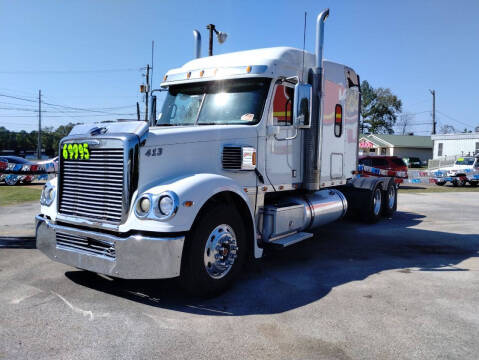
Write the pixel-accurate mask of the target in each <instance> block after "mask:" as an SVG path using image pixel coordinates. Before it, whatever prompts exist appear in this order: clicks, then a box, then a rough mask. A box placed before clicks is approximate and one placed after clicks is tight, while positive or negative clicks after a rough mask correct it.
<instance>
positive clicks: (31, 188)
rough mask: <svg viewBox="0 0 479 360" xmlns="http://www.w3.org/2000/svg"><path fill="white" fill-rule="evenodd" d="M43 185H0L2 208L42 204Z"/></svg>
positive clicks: (0, 203) (0, 204)
mask: <svg viewBox="0 0 479 360" xmlns="http://www.w3.org/2000/svg"><path fill="white" fill-rule="evenodd" d="M42 188H43V185H15V186H8V185H5V184H1V185H0V206H6V205H16V204H21V203H24V202H30V201H37V202H40V195H41V193H42Z"/></svg>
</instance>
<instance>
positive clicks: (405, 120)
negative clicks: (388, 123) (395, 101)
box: [396, 113, 414, 135]
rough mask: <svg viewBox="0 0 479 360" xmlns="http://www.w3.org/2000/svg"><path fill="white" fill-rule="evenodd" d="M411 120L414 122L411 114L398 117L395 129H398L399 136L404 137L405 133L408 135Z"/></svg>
mask: <svg viewBox="0 0 479 360" xmlns="http://www.w3.org/2000/svg"><path fill="white" fill-rule="evenodd" d="M413 120H414V115H413V114H411V113H404V114H401V116H400V117H399V120H398V122H397V124H396V127H397V128H398V132H399V133H400V134H401V135H406V134H407V133H409V132H410V127H411V125H412V121H413Z"/></svg>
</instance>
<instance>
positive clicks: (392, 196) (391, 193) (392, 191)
mask: <svg viewBox="0 0 479 360" xmlns="http://www.w3.org/2000/svg"><path fill="white" fill-rule="evenodd" d="M395 202H396V187H395V186H390V187H389V190H388V207H389V209H393V208H394V203H395Z"/></svg>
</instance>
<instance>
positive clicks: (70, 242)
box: [56, 231, 116, 259]
mask: <svg viewBox="0 0 479 360" xmlns="http://www.w3.org/2000/svg"><path fill="white" fill-rule="evenodd" d="M56 240H57V248H59V249H65V250H80V251H84V252H87V253H89V254H93V255H99V256H105V257H107V258H110V259H115V257H116V253H115V243H114V242H109V241H102V240H97V239H90V238H87V237H82V236H77V235H71V234H68V233H63V232H59V231H57V233H56Z"/></svg>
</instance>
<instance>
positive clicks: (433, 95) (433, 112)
mask: <svg viewBox="0 0 479 360" xmlns="http://www.w3.org/2000/svg"><path fill="white" fill-rule="evenodd" d="M429 92H430V93H431V94H432V135H436V90H429Z"/></svg>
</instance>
